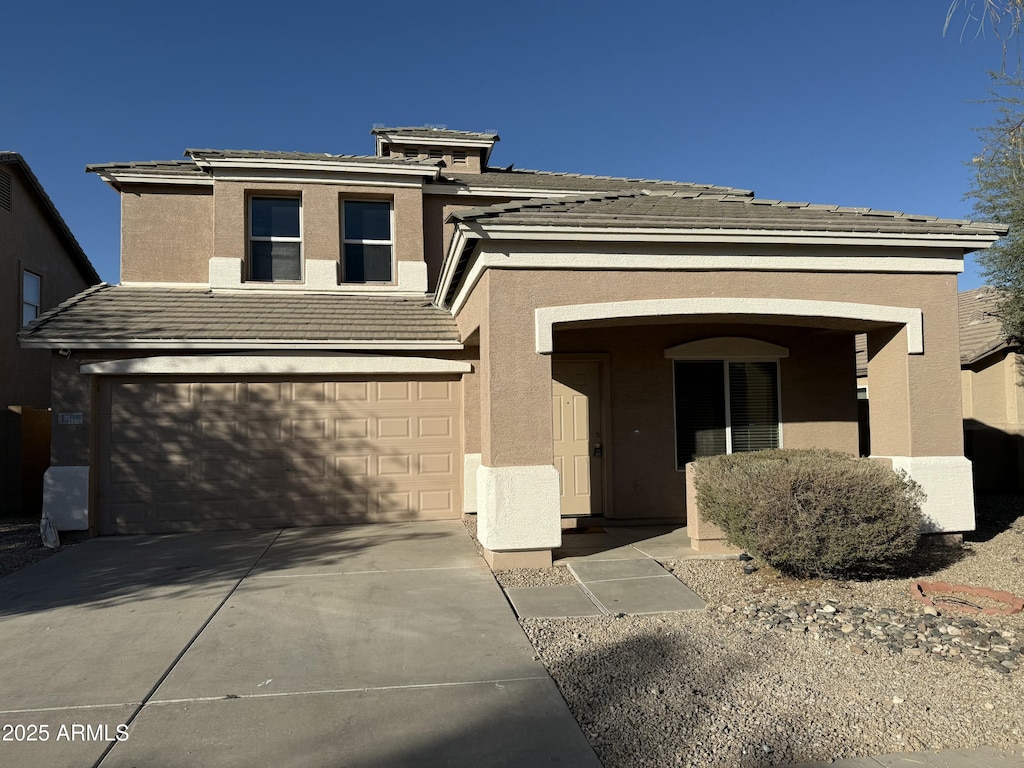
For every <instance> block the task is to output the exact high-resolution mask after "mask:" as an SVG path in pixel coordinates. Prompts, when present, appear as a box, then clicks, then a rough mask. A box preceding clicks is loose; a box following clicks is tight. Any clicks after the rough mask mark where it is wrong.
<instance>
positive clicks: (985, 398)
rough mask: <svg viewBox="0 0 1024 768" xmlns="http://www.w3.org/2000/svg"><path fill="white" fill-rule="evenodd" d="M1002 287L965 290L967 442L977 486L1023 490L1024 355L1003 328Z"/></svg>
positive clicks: (962, 307) (963, 339) (962, 363)
mask: <svg viewBox="0 0 1024 768" xmlns="http://www.w3.org/2000/svg"><path fill="white" fill-rule="evenodd" d="M998 302H999V293H998V292H997V291H996V290H995V289H993V288H990V287H988V286H983V287H981V288H975V289H974V290H972V291H964V292H963V293H961V294H960V366H961V370H960V382H961V388H962V392H963V412H964V442H965V448H966V452H967V456H968V458H970V459H971V460H972V461H973V463H974V484H975V487H976V488H977V489H978V490H985V491H1008V490H1018V489H1020V488H1021V487H1024V486H1022V480H1024V368H1022V365H1024V358H1022V356H1021V347H1020V344H1018V343H1015V342H1011V341H1009V340H1008V339H1007V337H1006V335H1005V334H1004V333H1003V327H1002V323H1001V322H1000V320H999V316H998V314H997V304H998Z"/></svg>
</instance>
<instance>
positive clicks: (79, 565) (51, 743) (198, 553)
mask: <svg viewBox="0 0 1024 768" xmlns="http://www.w3.org/2000/svg"><path fill="white" fill-rule="evenodd" d="M0 728H2V731H0V765H10V766H26V767H29V766H47V768H50V767H51V766H76V768H78V767H80V766H103V768H114V767H115V766H150V765H154V766H157V765H158V766H161V767H162V768H176V767H177V766H181V767H182V768H185V767H186V766H187V767H188V768H194V767H195V766H218V768H220V767H227V766H303V768H313V767H316V766H323V767H324V768H327V767H328V766H331V767H334V766H405V765H409V766H413V765H415V766H463V765H465V766H480V765H508V766H539V765H547V764H557V765H559V766H599V765H600V764H599V762H598V761H597V758H596V757H595V755H594V752H593V750H592V749H591V747H590V746H589V744H588V743H587V741H586V739H585V738H584V737H583V735H582V733H581V732H580V730H579V727H578V726H577V724H576V722H575V721H574V720H573V718H572V716H571V714H570V713H569V711H568V709H567V707H566V705H565V702H564V701H563V699H562V697H561V695H560V694H559V693H558V690H557V689H556V688H555V685H554V683H553V682H552V681H551V678H550V677H549V676H548V675H547V673H546V672H545V670H544V667H543V666H542V665H541V663H540V662H539V661H537V660H536V659H534V653H533V648H532V647H531V646H530V644H529V642H528V641H527V640H526V637H525V636H524V635H523V633H522V631H521V629H520V628H519V625H518V624H517V622H516V620H515V617H514V615H513V613H512V610H511V608H510V607H509V606H508V604H507V602H506V601H505V598H504V596H503V595H502V593H501V590H500V589H499V587H498V586H497V584H496V583H495V582H494V580H493V578H492V577H491V575H490V572H489V571H488V570H487V567H486V566H485V565H484V563H483V561H482V560H481V559H480V558H479V557H478V556H477V554H476V552H475V550H474V548H473V545H472V543H471V542H470V540H469V538H468V537H467V535H466V533H465V530H464V528H463V526H462V524H461V523H459V522H443V523H409V524H382V525H372V526H345V527H333V528H306V529H287V530H284V531H256V532H230V533H205V534H187V535H177V536H147V537H120V538H101V539H93V540H91V541H88V542H85V543H83V544H80V545H79V546H77V547H75V548H73V549H71V550H69V551H67V552H63V553H61V554H59V555H57V556H54V557H51V558H49V559H47V560H45V561H43V562H41V563H38V564H36V565H34V566H31V567H29V568H26V569H24V570H22V571H19V572H17V573H14V574H12V575H10V576H8V577H5V578H3V579H0ZM32 737H34V738H35V740H30V739H31V738H32Z"/></svg>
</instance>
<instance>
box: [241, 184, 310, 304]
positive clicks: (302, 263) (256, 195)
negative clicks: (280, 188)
mask: <svg viewBox="0 0 1024 768" xmlns="http://www.w3.org/2000/svg"><path fill="white" fill-rule="evenodd" d="M256 200H295V201H296V202H297V203H298V205H299V236H298V237H281V236H277V237H275V236H274V235H270V236H266V235H254V234H253V233H252V225H253V215H252V205H253V202H254V201H256ZM303 207H304V206H303V205H302V193H301V192H294V193H290V192H280V193H275V192H263V191H255V192H251V193H250V194H249V195H247V199H246V241H245V242H246V250H247V251H248V253H247V255H248V259H247V261H248V265H249V266H248V278H247V279H248V280H249V281H250V282H254V283H268V284H272V283H290V284H292V285H296V284H299V283H303V282H305V279H306V268H305V267H306V252H305V247H304V245H303V241H304V237H303V234H304V232H305V226H304V225H305V222H304V220H303V211H302V209H303ZM253 243H298V244H299V277H298V278H297V279H295V280H275V279H274V278H273V277H271V278H270V279H269V280H261V279H259V278H257V277H254V276H253V267H254V259H253V253H252V244H253Z"/></svg>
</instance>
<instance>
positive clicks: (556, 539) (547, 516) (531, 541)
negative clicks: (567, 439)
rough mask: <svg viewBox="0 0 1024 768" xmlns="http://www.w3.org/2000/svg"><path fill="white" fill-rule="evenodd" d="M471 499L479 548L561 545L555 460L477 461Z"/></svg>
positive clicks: (500, 549) (512, 549)
mask: <svg viewBox="0 0 1024 768" xmlns="http://www.w3.org/2000/svg"><path fill="white" fill-rule="evenodd" d="M476 501H477V514H476V521H477V523H476V535H477V538H478V539H479V540H480V543H481V544H482V545H483V546H484V548H486V549H489V550H491V551H492V552H495V553H510V552H521V551H529V550H550V549H555V548H556V547H559V546H561V544H562V522H561V504H560V500H559V486H558V470H556V469H555V467H554V465H552V464H545V465H540V466H532V467H488V466H483V465H482V466H480V467H479V469H477V472H476ZM549 557H550V555H549ZM548 564H549V565H550V562H549V563H548Z"/></svg>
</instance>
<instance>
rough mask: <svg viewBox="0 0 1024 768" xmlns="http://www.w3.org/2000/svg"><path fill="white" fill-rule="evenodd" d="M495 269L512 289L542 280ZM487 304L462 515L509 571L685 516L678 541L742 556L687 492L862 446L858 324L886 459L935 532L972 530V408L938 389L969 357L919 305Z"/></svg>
mask: <svg viewBox="0 0 1024 768" xmlns="http://www.w3.org/2000/svg"><path fill="white" fill-rule="evenodd" d="M491 274H492V275H497V279H498V280H501V281H502V282H507V281H509V280H511V279H515V278H521V277H523V276H525V275H526V274H528V273H523V272H501V273H491ZM563 276H564V275H563ZM546 277H547V278H548V280H549V281H550V279H551V278H552V277H553V275H552V274H551V273H548V274H547V275H546ZM549 285H550V283H549ZM492 290H493V286H492ZM489 309H490V311H488V312H487V314H486V317H485V319H484V322H483V323H482V324H481V325H480V327H479V332H478V333H477V334H476V335H475V336H474V337H473V338H474V339H475V340H477V341H479V350H480V363H479V365H478V366H477V367H476V371H475V372H474V374H473V375H471V376H469V377H467V378H466V379H465V380H464V381H465V385H466V402H467V419H466V422H467V430H466V457H467V463H466V478H465V485H466V490H467V493H466V503H465V505H464V508H465V510H466V511H468V512H476V513H477V515H478V529H479V537H480V541H481V543H482V544H483V546H484V547H485V550H486V555H487V559H488V561H489V562H490V563H491V565H492V567H494V568H510V567H527V566H534V567H545V566H548V565H550V564H551V563H552V562H553V555H552V553H554V559H555V560H557V559H558V558H560V557H567V556H568V557H572V555H570V554H567V553H566V551H565V550H566V548H565V546H564V545H565V543H567V542H574V541H583V540H584V539H583V537H581V535H580V534H578V533H568V532H569V531H577V530H586V529H602V531H601V532H602V533H603V534H604V535H605V536H608V537H611V538H612V539H613V540H614V539H615V538H616V536H617V535H618V534H617V531H619V530H620V529H623V528H629V527H636V526H640V525H648V526H650V525H657V526H672V527H673V528H674V529H676V530H679V533H678V534H677V535H676V538H677V539H679V541H677V542H676V544H677V545H678V544H680V543H681V537H686V539H687V545H686V548H688V549H692V550H694V553H695V554H703V555H707V554H720V553H725V552H728V551H730V550H729V548H728V547H726V546H724V542H722V541H721V538H720V534H719V533H718V532H717V530H716V529H713V528H709V526H707V525H706V524H705V525H701V524H700V519H699V516H698V515H697V513H696V510H695V509H694V504H693V501H692V498H691V500H690V501H688V495H689V496H690V497H692V490H691V493H690V494H688V493H687V473H686V465H687V464H688V463H689V462H692V461H693V460H694V459H695V458H698V457H699V456H702V455H712V454H715V453H726V452H737V451H747V450H760V449H763V448H774V447H784V448H829V449H832V450H836V451H841V452H844V453H850V454H854V455H856V454H857V453H858V445H859V436H858V413H857V378H856V358H855V349H854V337H855V335H856V334H859V333H863V334H866V335H867V337H868V344H869V371H870V376H871V380H872V381H873V382H886V383H887V385H886V386H877V385H873V389H872V409H871V425H870V427H871V439H872V445H873V448H874V453H875V455H878V456H882V457H887V458H888V459H889V460H891V461H892V463H893V465H894V466H896V467H898V468H903V469H906V470H907V471H908V473H909V474H911V476H913V477H915V479H917V480H918V481H919V482H921V483H922V485H924V486H925V490H926V492H928V493H929V495H930V499H929V502H928V504H927V508H926V510H925V512H926V515H927V516H928V519H929V526H930V528H931V530H934V531H957V530H970V529H971V528H973V500H972V498H971V495H970V487H971V483H970V480H971V475H970V464H969V462H967V461H966V460H965V459H964V458H963V454H962V443H961V442H960V433H959V429H958V421H959V408H957V407H956V405H957V404H956V402H953V403H952V404H944V403H943V400H944V397H943V394H942V393H943V390H942V389H941V388H935V389H934V390H932V389H929V388H928V387H930V386H932V385H934V384H935V382H936V381H938V380H941V379H942V378H943V377H945V378H951V382H946V385H947V386H951V385H952V384H955V383H956V378H955V376H956V368H955V367H953V366H950V365H948V363H949V362H952V359H951V360H950V361H946V360H944V358H945V357H948V356H949V354H948V353H949V350H947V349H945V346H946V345H943V344H939V343H936V344H934V345H933V346H931V347H929V350H928V352H929V354H932V355H934V356H933V357H928V356H926V355H925V350H924V339H923V323H922V310H921V309H920V308H918V307H903V306H895V305H865V304H860V303H853V302H841V301H822V300H814V301H812V300H799V299H750V298H736V299H724V298H720V299H716V300H707V299H700V298H665V299H660V300H656V301H651V300H647V299H638V300H635V301H614V302H588V303H586V304H576V305H555V306H543V305H542V306H535V307H533V312H532V313H531V314H532V315H533V317H532V318H531V319H532V320H533V322H532V323H531V324H530V325H531V326H532V327H529V328H528V331H527V333H524V334H521V335H514V334H511V333H510V332H509V331H510V327H514V325H513V323H512V322H511V321H512V319H513V318H512V317H511V316H505V317H502V318H501V320H500V322H498V323H496V324H495V325H494V326H492V325H491V323H492V322H494V321H495V320H497V318H495V317H494V315H495V312H494V310H495V307H494V304H493V302H492V305H491V307H490V308H489ZM933 316H934V317H935V318H936V320H939V319H940V317H939V315H938V314H935V315H933ZM519 320H520V323H521V317H520V319H519ZM520 327H521V326H520ZM522 330H527V329H525V328H524V329H522ZM495 331H497V333H495ZM936 341H938V336H936ZM953 351H954V352H955V350H953ZM947 374H949V375H947ZM925 400H930V401H931V402H930V404H926V403H925V402H924V401H925ZM477 402H478V403H479V404H480V410H479V411H476V412H475V413H470V411H474V410H475V408H474V404H475V403H477ZM923 407H929V408H930V409H931V412H930V416H929V417H927V418H926V417H924V413H923V412H922V411H921V408H923ZM473 448H478V449H479V453H476V451H475V450H473ZM513 457H515V458H514V459H513ZM595 540H596V539H593V538H592V539H591V541H595ZM609 545H610V543H608V542H606V543H605V544H602V545H601V546H606V547H607V546H609ZM626 546H632V545H631V544H629V543H628V542H626ZM570 548H571V547H570ZM583 548H584V549H585V548H586V547H583ZM612 548H614V547H612Z"/></svg>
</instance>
